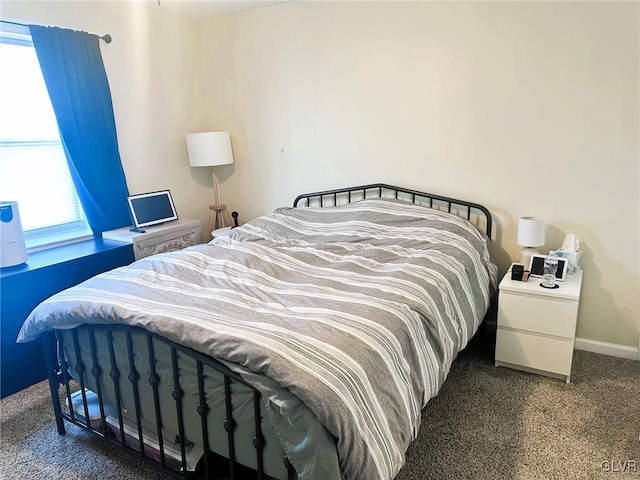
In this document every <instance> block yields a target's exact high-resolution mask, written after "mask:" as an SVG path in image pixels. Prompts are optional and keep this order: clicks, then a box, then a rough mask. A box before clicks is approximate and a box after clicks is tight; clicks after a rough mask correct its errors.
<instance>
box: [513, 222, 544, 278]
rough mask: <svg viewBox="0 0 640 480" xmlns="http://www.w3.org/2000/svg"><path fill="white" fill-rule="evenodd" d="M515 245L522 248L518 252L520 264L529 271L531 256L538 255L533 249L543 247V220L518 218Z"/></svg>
mask: <svg viewBox="0 0 640 480" xmlns="http://www.w3.org/2000/svg"><path fill="white" fill-rule="evenodd" d="M516 243H517V244H518V245H520V246H521V247H524V248H523V249H522V250H521V251H520V263H521V264H522V265H524V268H525V270H528V269H529V264H530V263H531V255H535V254H537V253H538V251H537V250H536V248H535V247H540V246H542V245H544V219H543V218H539V217H520V219H519V220H518V236H517V239H516Z"/></svg>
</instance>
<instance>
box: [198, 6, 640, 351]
mask: <svg viewBox="0 0 640 480" xmlns="http://www.w3.org/2000/svg"><path fill="white" fill-rule="evenodd" d="M639 8H640V7H639V4H638V3H625V4H614V3H589V2H575V3H574V2H567V3H542V2H540V3H535V2H532V3H520V2H487V3H480V2H472V3H454V2H444V3H435V2H424V3H421V2H411V3H403V2H324V3H313V2H293V3H287V4H282V5H277V6H274V7H268V8H261V9H257V10H251V11H246V12H242V13H238V14H234V15H229V16H225V17H217V18H215V19H211V20H207V21H205V22H203V23H202V24H201V29H200V30H201V45H202V54H203V64H204V67H205V71H204V80H205V81H204V88H205V90H204V95H205V100H206V105H207V111H206V116H207V122H206V123H207V125H209V126H210V128H214V127H215V128H225V129H226V128H228V129H230V130H231V133H232V137H233V141H234V149H235V155H236V164H235V166H234V172H233V174H232V175H231V176H229V177H228V179H226V181H225V182H224V183H223V186H222V193H223V196H224V198H225V199H226V200H227V203H229V204H231V205H232V206H233V208H235V209H238V210H240V212H241V214H242V218H243V219H245V220H246V219H248V218H251V217H254V216H256V215H258V214H262V213H265V212H268V211H270V210H271V209H273V208H274V207H276V206H279V205H283V204H289V203H290V201H291V200H292V198H293V197H294V196H295V194H296V193H299V192H302V191H313V190H317V189H324V188H329V187H337V186H345V185H350V184H360V183H366V182H373V181H384V182H388V183H393V184H398V185H404V186H407V187H413V188H417V189H422V190H426V191H431V192H434V193H442V194H448V195H451V196H455V197H460V198H466V199H470V200H474V201H477V202H479V203H483V204H485V205H486V206H488V207H489V208H490V209H491V210H492V212H493V214H494V216H495V220H496V222H497V225H498V228H497V234H496V236H495V240H496V245H495V246H494V252H493V253H494V256H495V258H496V259H497V261H498V263H499V265H500V267H501V271H502V272H504V271H505V269H506V268H507V266H508V265H509V263H510V262H511V260H513V259H517V258H518V250H519V249H518V247H517V246H516V245H515V234H516V231H515V227H516V223H517V218H518V217H519V216H522V215H538V216H543V217H544V218H545V219H546V221H547V223H548V225H549V231H548V234H547V245H546V246H545V247H544V249H546V250H548V249H550V248H557V247H559V246H560V244H561V242H562V239H563V238H564V235H565V234H566V233H569V232H573V233H576V234H577V235H578V237H579V238H580V240H581V241H582V248H583V250H584V268H585V280H584V289H583V295H582V303H581V307H580V312H579V324H578V336H580V337H583V338H586V339H592V340H598V341H602V342H611V343H617V344H623V345H628V346H631V347H634V348H637V346H638V342H639V340H638V336H639V331H640V319H639V311H640V308H639V300H638V296H639V293H640V288H639V287H640V285H639V270H640V269H639V263H640V259H639V250H640V241H639V233H638V228H639V220H640V212H639V203H640V202H639V197H638V191H639V188H638V187H639V160H638V158H639V147H638V130H639V123H638V117H639V106H638V104H639V96H638V85H639V82H640V78H639V74H638V72H639V65H638V62H639V60H638V56H639V50H638V43H639V42H638V41H639V27H638V19H639V13H640V12H639ZM281 146H282V147H283V148H284V152H281V151H280V150H281Z"/></svg>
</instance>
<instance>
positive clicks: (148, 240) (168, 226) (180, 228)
mask: <svg viewBox="0 0 640 480" xmlns="http://www.w3.org/2000/svg"><path fill="white" fill-rule="evenodd" d="M143 230H144V233H141V232H132V231H131V230H130V229H129V227H123V228H118V229H115V230H109V231H107V232H103V233H102V238H104V239H109V240H118V241H121V242H128V243H132V244H133V254H134V256H135V258H136V260H139V259H141V258H144V257H148V256H149V255H154V254H156V253H163V252H172V251H175V250H182V249H183V248H185V247H190V246H192V245H196V244H198V243H200V242H201V241H202V240H201V238H202V226H201V224H200V220H192V219H188V218H184V219H181V220H175V221H173V222H167V223H163V224H161V225H156V226H154V227H145V228H144V229H143Z"/></svg>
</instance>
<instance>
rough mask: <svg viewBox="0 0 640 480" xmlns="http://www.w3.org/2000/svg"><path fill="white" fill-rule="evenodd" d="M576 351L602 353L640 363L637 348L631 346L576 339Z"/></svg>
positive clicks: (639, 354)
mask: <svg viewBox="0 0 640 480" xmlns="http://www.w3.org/2000/svg"><path fill="white" fill-rule="evenodd" d="M574 347H575V349H576V350H584V351H586V352H593V353H601V354H603V355H610V356H612V357H620V358H626V359H628V360H638V361H640V353H638V348H637V347H631V346H629V345H620V344H617V343H607V342H599V341H597V340H589V339H588V338H579V337H578V338H576V343H575V345H574Z"/></svg>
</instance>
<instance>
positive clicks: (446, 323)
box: [19, 199, 496, 479]
mask: <svg viewBox="0 0 640 480" xmlns="http://www.w3.org/2000/svg"><path fill="white" fill-rule="evenodd" d="M487 244H488V239H487V238H486V237H485V236H484V235H483V234H481V233H479V232H478V231H477V229H476V228H475V227H474V226H473V225H471V224H470V223H468V222H467V221H466V220H463V219H460V218H458V217H456V216H453V215H449V214H446V213H443V212H439V211H436V210H432V209H429V208H426V207H422V206H418V205H412V204H408V203H404V202H400V201H395V200H381V199H376V200H364V201H361V202H356V203H353V204H349V205H344V206H340V207H334V208H322V209H319V208H318V209H316V208H297V209H293V208H283V209H279V210H277V211H276V212H274V213H273V214H271V215H267V216H265V217H261V218H259V219H257V220H255V221H252V222H250V223H248V224H246V225H244V226H242V227H240V228H237V229H235V230H233V233H232V234H231V236H230V237H229V238H227V239H223V240H222V241H215V242H212V243H211V244H209V245H199V246H196V247H192V248H189V249H186V250H183V251H180V252H173V253H167V254H162V255H157V256H153V257H149V258H146V259H143V260H140V261H138V262H135V263H133V264H131V265H130V266H128V267H123V268H119V269H116V270H113V271H111V272H107V273H104V274H101V275H99V276H97V277H94V278H92V279H90V280H88V281H86V282H84V283H82V284H80V285H78V286H76V287H73V288H71V289H68V290H66V291H63V292H61V293H59V294H57V295H55V296H53V297H51V298H50V299H48V300H46V301H45V302H43V303H42V304H41V305H40V306H39V307H38V308H37V309H36V310H34V312H33V313H32V314H31V315H30V316H29V318H28V319H27V320H26V322H25V324H24V325H23V327H22V330H21V332H20V336H19V340H20V341H28V340H31V339H34V338H36V337H37V336H38V335H39V334H40V333H42V332H44V331H46V330H48V329H51V328H54V327H55V328H61V327H63V328H64V327H72V326H76V325H78V324H82V323H89V322H93V323H127V324H131V325H137V326H140V327H143V328H146V329H148V330H150V331H154V332H157V333H160V334H161V335H163V336H165V337H168V338H170V339H171V340H174V341H177V342H179V343H182V344H184V345H187V346H189V347H191V348H194V349H195V350H199V351H201V352H203V353H206V354H209V355H211V356H214V357H217V358H221V359H224V360H226V361H229V362H234V363H237V364H239V365H241V366H243V367H246V368H247V369H249V370H251V371H253V372H256V373H259V374H264V375H266V376H268V377H270V378H272V379H274V380H275V381H277V382H278V383H279V384H280V385H281V386H282V387H284V388H286V389H288V390H290V391H291V392H292V393H293V394H294V395H295V396H297V397H298V398H299V399H300V400H301V401H302V402H304V403H305V404H306V405H307V406H308V407H309V408H310V409H311V411H312V412H313V413H314V414H315V416H316V417H317V418H318V419H319V421H320V422H321V423H322V424H323V425H324V427H325V428H326V429H327V430H328V431H329V432H330V433H331V434H332V435H333V436H334V437H335V439H336V445H337V450H338V460H339V465H340V469H341V472H342V475H343V476H344V478H346V479H374V478H381V479H390V478H393V477H394V476H395V475H396V474H397V473H398V471H399V470H400V468H401V467H402V465H403V463H404V455H405V451H406V448H407V446H408V444H409V443H410V442H411V441H412V440H413V439H414V438H415V437H416V435H417V432H418V428H419V426H420V412H421V409H422V407H424V405H425V404H426V402H427V401H428V400H429V399H430V398H431V397H433V396H434V395H436V393H437V392H438V390H439V388H440V386H441V385H442V383H443V382H444V379H445V377H446V375H447V373H448V371H449V368H450V366H451V363H452V361H453V359H454V358H455V356H456V354H457V353H458V351H459V350H460V349H461V348H463V347H464V346H465V345H466V344H467V342H468V341H469V339H470V338H471V336H472V335H473V334H474V332H475V331H476V329H477V327H478V325H479V323H480V321H481V320H482V318H483V316H484V314H485V312H486V310H487V308H488V304H489V300H490V291H491V290H492V288H494V285H495V279H496V267H495V265H494V264H493V263H492V262H491V260H490V258H489V252H488V245H487ZM294 465H295V464H294Z"/></svg>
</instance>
